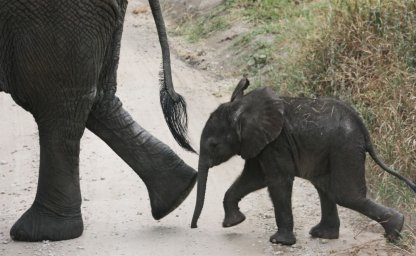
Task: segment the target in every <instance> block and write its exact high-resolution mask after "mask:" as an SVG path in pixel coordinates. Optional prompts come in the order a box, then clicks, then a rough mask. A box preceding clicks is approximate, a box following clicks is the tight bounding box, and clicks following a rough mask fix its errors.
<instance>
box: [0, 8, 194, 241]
mask: <svg viewBox="0 0 416 256" xmlns="http://www.w3.org/2000/svg"><path fill="white" fill-rule="evenodd" d="M149 3H150V7H151V10H152V13H153V16H154V19H155V23H156V27H157V30H158V34H159V41H160V44H161V47H162V54H163V73H162V79H161V81H162V85H161V91H160V100H161V104H162V108H163V112H164V116H165V119H166V121H167V123H168V125H169V128H170V130H171V132H172V134H173V136H174V137H175V139H176V140H177V141H178V143H179V144H180V145H181V146H182V147H184V148H185V149H187V150H190V151H193V149H192V147H191V146H190V145H189V142H188V140H187V137H186V120H187V119H186V105H185V102H184V100H183V99H182V97H181V96H180V95H179V94H177V93H176V92H175V91H174V89H173V85H172V78H171V70H170V59H169V46H168V42H167V36H166V32H165V27H164V22H163V18H162V14H161V10H160V5H159V2H158V1H157V0H152V1H149ZM126 7H127V0H73V1H67V0H14V1H9V0H0V91H5V92H6V93H10V94H11V96H12V97H13V99H14V100H15V102H16V103H17V104H19V105H20V106H22V107H23V108H24V109H25V110H27V111H29V112H30V113H31V114H32V115H33V116H34V118H35V121H36V122H37V125H38V129H39V140H40V167H39V183H38V189H37V193H36V198H35V200H34V203H33V204H32V206H31V207H30V208H29V209H28V210H27V211H26V212H25V213H24V214H23V216H22V217H21V218H20V219H19V220H18V221H17V222H16V223H15V224H14V226H13V227H12V229H11V231H10V235H11V237H12V238H13V239H14V240H22V241H40V240H64V239H71V238H75V237H78V236H80V235H81V234H82V232H83V222H82V216H81V210H80V206H81V193H80V185H79V151H80V139H81V136H82V134H83V132H84V129H85V128H88V129H89V130H91V131H92V132H93V133H95V134H96V135H97V136H99V137H100V138H101V139H103V140H104V141H105V142H106V143H107V144H108V145H109V146H110V147H111V148H112V149H113V150H114V151H115V152H116V153H117V154H118V155H119V156H120V157H121V158H122V159H123V160H124V161H126V162H127V163H128V164H129V165H130V166H131V167H132V168H133V170H134V171H135V172H136V173H137V174H138V175H139V176H140V177H141V178H142V179H143V181H144V182H145V184H146V186H147V189H148V192H149V197H150V203H151V207H152V215H153V217H154V218H155V219H160V218H163V217H164V216H166V215H167V214H168V213H170V212H171V211H172V210H173V209H175V208H176V207H177V206H178V205H179V204H180V203H181V202H182V201H183V200H184V199H185V198H186V196H187V195H188V193H189V192H190V190H191V189H192V187H193V186H194V184H195V180H196V172H195V170H193V169H192V168H191V167H189V166H188V165H186V164H185V163H184V162H183V161H182V160H181V159H180V158H179V157H178V156H177V155H176V154H175V153H174V152H173V151H172V150H171V149H170V148H169V147H168V146H166V145H165V144H163V143H162V142H160V141H159V140H157V139H156V138H154V137H153V136H152V135H150V134H149V133H148V132H147V131H145V130H144V129H143V128H142V127H140V126H139V125H138V124H137V123H136V122H135V121H134V120H133V119H132V117H131V116H130V115H129V113H128V112H127V111H126V110H124V109H123V107H122V103H121V102H120V100H119V99H118V98H117V96H116V95H115V93H116V87H117V86H116V73H117V66H118V59H119V52H120V40H121V36H122V29H123V21H124V15H125V11H126Z"/></svg>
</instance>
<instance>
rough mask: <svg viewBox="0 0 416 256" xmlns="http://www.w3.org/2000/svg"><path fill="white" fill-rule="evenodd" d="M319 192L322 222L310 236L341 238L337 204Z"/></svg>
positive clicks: (312, 230) (314, 228)
mask: <svg viewBox="0 0 416 256" xmlns="http://www.w3.org/2000/svg"><path fill="white" fill-rule="evenodd" d="M315 188H316V190H318V194H319V199H320V201H321V214H322V216H321V221H320V222H319V223H318V224H317V225H316V226H314V227H313V228H312V229H311V230H310V231H309V234H310V235H311V236H312V237H319V238H325V239H337V238H338V237H339V224H340V222H339V217H338V210H337V205H336V203H335V202H334V201H333V200H332V199H331V198H330V197H329V196H328V195H327V194H326V193H325V192H324V191H323V190H321V189H320V188H318V187H316V186H315Z"/></svg>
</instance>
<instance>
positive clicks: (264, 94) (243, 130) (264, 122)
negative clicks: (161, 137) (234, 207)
mask: <svg viewBox="0 0 416 256" xmlns="http://www.w3.org/2000/svg"><path fill="white" fill-rule="evenodd" d="M249 84H250V82H249V81H248V80H247V79H246V78H243V79H241V81H240V82H239V83H238V85H237V87H236V89H235V90H234V92H233V94H232V97H231V101H230V102H227V103H224V104H221V105H220V106H219V107H218V108H217V109H216V110H215V111H214V112H213V113H212V114H211V116H210V117H209V119H208V121H207V123H206V124H205V127H204V129H203V131H202V135H201V142H200V157H199V164H198V191H197V201H196V206H195V211H194V216H193V219H192V224H191V227H192V228H196V227H197V221H198V218H199V215H200V214H201V211H202V207H203V205H204V198H205V190H206V182H207V178H208V169H209V168H211V167H214V166H216V165H219V164H221V163H224V162H225V161H227V160H229V159H230V158H231V157H232V156H234V155H240V156H241V157H242V158H244V159H249V158H253V157H255V156H256V155H258V154H259V153H260V152H261V151H262V150H263V148H264V147H266V145H267V144H269V143H270V142H272V141H274V140H275V139H276V138H277V137H278V136H279V134H280V132H281V130H282V127H283V101H282V100H281V99H280V98H278V97H277V95H276V94H275V93H274V92H273V90H272V89H270V88H261V89H256V90H254V91H252V92H250V93H248V94H247V95H244V90H245V89H246V88H247V87H248V85H249Z"/></svg>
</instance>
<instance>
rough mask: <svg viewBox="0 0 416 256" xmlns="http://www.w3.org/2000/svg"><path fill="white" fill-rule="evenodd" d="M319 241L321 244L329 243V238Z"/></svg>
mask: <svg viewBox="0 0 416 256" xmlns="http://www.w3.org/2000/svg"><path fill="white" fill-rule="evenodd" d="M319 242H320V243H321V244H327V243H328V239H319Z"/></svg>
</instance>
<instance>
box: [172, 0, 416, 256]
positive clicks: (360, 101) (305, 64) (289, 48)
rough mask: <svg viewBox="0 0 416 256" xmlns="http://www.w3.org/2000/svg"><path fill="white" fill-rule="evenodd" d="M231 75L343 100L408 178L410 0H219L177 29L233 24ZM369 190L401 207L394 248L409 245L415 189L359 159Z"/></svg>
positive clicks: (415, 75) (414, 104)
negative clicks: (401, 227) (236, 30)
mask: <svg viewBox="0 0 416 256" xmlns="http://www.w3.org/2000/svg"><path fill="white" fill-rule="evenodd" d="M241 23H244V24H246V25H247V26H248V27H249V28H250V29H248V30H247V32H244V33H241V34H239V35H238V36H236V37H235V38H232V41H231V43H230V46H229V49H228V51H229V52H232V53H233V54H232V55H233V56H234V58H233V59H232V62H233V65H232V66H233V67H234V71H235V73H234V75H236V76H241V74H242V73H247V74H248V75H249V77H250V78H251V80H252V81H253V82H254V84H255V86H272V87H273V88H275V90H276V91H277V92H278V93H279V94H281V95H292V96H296V95H305V96H309V97H321V96H331V97H337V98H340V99H342V100H344V101H347V102H349V103H350V104H352V105H353V106H354V107H355V108H356V109H357V111H358V112H359V113H361V115H362V117H363V119H364V120H365V122H366V125H367V127H368V128H369V130H370V132H371V134H372V139H373V143H374V144H375V147H376V149H377V151H378V152H379V155H380V157H381V158H382V159H383V160H384V161H385V162H386V163H387V164H388V165H391V166H392V167H393V168H394V169H395V170H398V171H399V172H400V173H401V174H403V175H405V176H407V177H409V178H411V179H412V180H413V181H415V182H416V3H415V1H413V0H384V1H380V0H347V1H345V0H303V1H302V0H280V1H277V0H227V1H225V3H224V4H223V5H221V6H219V7H218V8H216V9H214V10H213V11H211V12H210V13H209V14H206V15H203V16H198V17H193V18H190V19H189V20H185V21H182V22H181V24H180V25H179V28H178V31H179V33H180V34H181V35H183V36H185V37H186V38H187V39H188V40H189V41H190V42H192V43H194V42H199V41H201V40H202V39H206V38H208V37H210V36H212V35H213V34H215V33H218V32H219V31H224V30H226V29H229V28H230V27H232V26H235V25H236V24H241ZM367 162H368V170H367V178H368V183H369V189H370V191H369V193H370V195H371V197H373V198H375V199H376V200H377V201H380V202H383V203H385V204H387V205H389V206H392V207H395V208H399V209H400V210H401V211H402V212H403V213H404V214H405V215H406V223H407V224H406V225H407V226H406V227H405V231H404V232H403V239H402V240H401V241H400V243H399V244H398V246H400V247H401V248H402V249H403V250H407V251H408V252H415V251H416V250H415V243H416V196H415V194H414V193H413V192H412V191H411V190H410V189H408V187H407V186H406V185H404V184H403V183H402V182H399V181H397V179H395V178H394V177H392V176H391V175H389V174H387V173H386V172H384V171H382V170H381V169H380V168H379V167H377V166H376V165H375V164H374V162H373V161H371V160H369V161H367Z"/></svg>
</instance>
